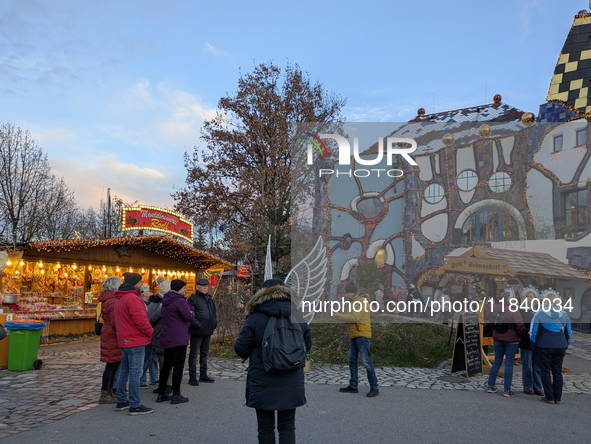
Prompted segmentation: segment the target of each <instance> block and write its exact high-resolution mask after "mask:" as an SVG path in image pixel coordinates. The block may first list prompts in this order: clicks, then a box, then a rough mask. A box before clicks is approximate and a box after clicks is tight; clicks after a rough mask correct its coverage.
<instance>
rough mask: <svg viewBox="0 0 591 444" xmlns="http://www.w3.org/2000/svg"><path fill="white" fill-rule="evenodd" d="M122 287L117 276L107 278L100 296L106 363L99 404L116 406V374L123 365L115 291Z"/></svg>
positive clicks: (102, 346) (102, 347) (102, 341)
mask: <svg viewBox="0 0 591 444" xmlns="http://www.w3.org/2000/svg"><path fill="white" fill-rule="evenodd" d="M120 285H121V279H119V278H118V277H117V276H113V277H110V278H107V279H106V280H105V282H103V292H102V293H101V295H100V296H99V302H100V303H101V316H102V318H103V326H102V328H101V361H102V362H104V363H105V364H106V365H105V370H104V372H103V385H102V387H101V397H100V398H99V401H98V403H99V404H115V403H116V402H117V397H116V395H115V394H114V393H113V385H114V382H115V373H116V372H117V369H118V368H119V364H120V363H121V349H120V348H119V345H118V344H117V333H116V332H115V316H114V310H115V301H117V297H116V296H115V291H116V290H117V289H118V288H119V286H120Z"/></svg>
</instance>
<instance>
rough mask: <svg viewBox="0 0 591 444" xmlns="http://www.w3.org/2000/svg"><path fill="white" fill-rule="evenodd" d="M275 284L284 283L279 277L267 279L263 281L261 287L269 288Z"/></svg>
mask: <svg viewBox="0 0 591 444" xmlns="http://www.w3.org/2000/svg"><path fill="white" fill-rule="evenodd" d="M276 285H285V284H284V282H283V281H282V280H281V279H277V278H275V279H267V280H266V281H265V282H263V288H269V287H274V286H276Z"/></svg>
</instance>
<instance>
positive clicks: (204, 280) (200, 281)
mask: <svg viewBox="0 0 591 444" xmlns="http://www.w3.org/2000/svg"><path fill="white" fill-rule="evenodd" d="M197 285H209V281H208V280H207V279H197Z"/></svg>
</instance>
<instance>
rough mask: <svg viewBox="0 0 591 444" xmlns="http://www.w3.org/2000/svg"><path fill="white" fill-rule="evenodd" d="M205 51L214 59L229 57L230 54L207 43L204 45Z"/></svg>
mask: <svg viewBox="0 0 591 444" xmlns="http://www.w3.org/2000/svg"><path fill="white" fill-rule="evenodd" d="M203 51H204V52H206V53H208V54H211V55H213V56H214V57H227V56H229V55H230V54H228V53H227V52H226V51H222V50H221V49H217V48H216V47H215V46H213V45H212V44H210V43H206V44H205V45H203Z"/></svg>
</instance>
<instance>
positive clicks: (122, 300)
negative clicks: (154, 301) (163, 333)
mask: <svg viewBox="0 0 591 444" xmlns="http://www.w3.org/2000/svg"><path fill="white" fill-rule="evenodd" d="M123 278H124V282H123V284H121V286H120V287H119V290H118V291H117V293H116V294H117V302H115V328H116V331H117V344H118V345H119V347H121V368H120V370H119V377H118V380H117V383H118V387H117V405H116V406H115V410H116V411H121V410H125V409H129V414H130V415H146V414H149V413H152V412H153V411H154V409H151V408H149V407H145V406H143V405H142V403H141V401H140V378H141V377H142V370H143V368H144V353H145V350H146V345H148V344H149V343H150V341H151V340H152V333H153V332H154V329H153V328H152V326H151V325H150V321H149V319H148V312H147V311H146V305H145V304H144V302H143V301H142V299H141V298H140V292H139V290H140V288H141V287H142V277H141V276H140V275H139V274H137V273H123ZM128 380H129V401H128V400H127V385H128Z"/></svg>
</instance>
